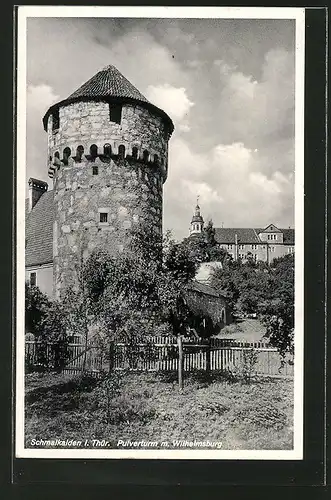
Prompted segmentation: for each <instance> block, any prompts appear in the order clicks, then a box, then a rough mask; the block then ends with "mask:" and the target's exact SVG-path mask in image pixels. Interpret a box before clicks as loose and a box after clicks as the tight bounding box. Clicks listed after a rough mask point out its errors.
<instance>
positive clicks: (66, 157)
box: [63, 148, 71, 163]
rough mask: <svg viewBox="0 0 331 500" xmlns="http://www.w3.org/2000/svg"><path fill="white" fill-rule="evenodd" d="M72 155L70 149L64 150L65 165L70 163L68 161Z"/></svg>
mask: <svg viewBox="0 0 331 500" xmlns="http://www.w3.org/2000/svg"><path fill="white" fill-rule="evenodd" d="M70 155H71V149H70V148H64V150H63V161H64V162H65V163H67V162H68V159H69V157H70Z"/></svg>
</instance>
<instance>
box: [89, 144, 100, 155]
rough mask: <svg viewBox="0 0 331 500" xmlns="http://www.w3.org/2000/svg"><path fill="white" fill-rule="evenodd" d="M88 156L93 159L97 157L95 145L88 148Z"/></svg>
mask: <svg viewBox="0 0 331 500" xmlns="http://www.w3.org/2000/svg"><path fill="white" fill-rule="evenodd" d="M90 155H91V156H93V158H95V157H96V156H98V146H97V145H96V144H92V146H91V147H90Z"/></svg>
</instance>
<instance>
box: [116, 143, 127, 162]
mask: <svg viewBox="0 0 331 500" xmlns="http://www.w3.org/2000/svg"><path fill="white" fill-rule="evenodd" d="M118 156H119V157H120V158H122V159H124V157H125V146H123V144H121V145H120V146H118Z"/></svg>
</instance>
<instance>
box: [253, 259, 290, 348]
mask: <svg viewBox="0 0 331 500" xmlns="http://www.w3.org/2000/svg"><path fill="white" fill-rule="evenodd" d="M270 278H271V279H270V287H269V294H268V297H267V298H266V300H264V301H262V302H261V304H260V306H259V312H260V314H261V319H262V322H263V324H264V325H265V326H266V328H267V333H266V336H267V337H268V338H269V341H270V343H271V345H273V346H275V347H277V349H278V350H279V352H280V354H281V355H282V356H285V354H286V352H288V351H289V352H293V350H294V344H293V340H294V256H293V255H288V256H285V257H280V258H279V259H275V260H274V261H273V263H272V265H271V266H270Z"/></svg>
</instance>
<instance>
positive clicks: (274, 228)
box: [260, 224, 281, 233]
mask: <svg viewBox="0 0 331 500" xmlns="http://www.w3.org/2000/svg"><path fill="white" fill-rule="evenodd" d="M260 232H261V233H281V230H280V229H278V227H277V226H275V224H269V225H268V226H267V227H265V228H264V229H262V230H261V231H260Z"/></svg>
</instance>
